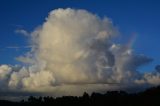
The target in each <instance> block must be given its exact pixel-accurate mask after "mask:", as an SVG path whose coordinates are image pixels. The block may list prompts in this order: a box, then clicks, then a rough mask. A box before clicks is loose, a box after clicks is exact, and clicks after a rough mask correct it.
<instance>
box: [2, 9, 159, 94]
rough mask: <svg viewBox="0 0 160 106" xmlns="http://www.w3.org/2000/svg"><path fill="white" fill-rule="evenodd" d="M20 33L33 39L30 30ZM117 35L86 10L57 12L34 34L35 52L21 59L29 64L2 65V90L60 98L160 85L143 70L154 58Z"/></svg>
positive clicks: (108, 24) (106, 21) (155, 75)
mask: <svg viewBox="0 0 160 106" xmlns="http://www.w3.org/2000/svg"><path fill="white" fill-rule="evenodd" d="M17 32H18V33H23V34H25V35H27V36H28V33H27V32H26V31H25V30H19V31H17ZM117 34H118V31H117V30H116V28H115V27H114V25H113V24H112V22H111V20H110V19H108V18H107V17H105V18H103V19H101V18H100V17H98V16H97V15H94V14H92V13H90V12H88V11H86V10H75V9H70V8H67V9H57V10H53V11H51V12H50V13H49V16H48V18H47V19H46V21H45V22H44V23H43V24H42V25H41V26H40V27H38V28H36V29H35V30H34V31H33V32H32V33H31V34H30V36H31V47H32V49H31V51H30V52H29V53H26V54H27V55H25V56H20V57H19V58H17V59H18V60H20V61H22V62H25V63H27V64H28V65H27V66H22V67H19V66H9V65H1V66H0V85H1V86H4V88H5V89H4V91H5V90H6V91H14V92H16V91H17V89H18V91H19V90H20V91H21V92H33V93H35V92H40V93H41V94H43V95H46V94H49V95H55V96H60V95H81V94H82V93H83V92H84V91H87V92H92V91H96V92H102V91H106V90H117V89H131V88H136V87H138V86H150V85H158V84H160V73H159V72H158V71H157V72H153V73H145V74H142V73H139V72H138V71H137V68H138V67H139V66H141V65H145V64H147V63H149V62H151V61H152V59H151V58H149V57H147V56H144V55H141V54H140V55H139V54H135V53H134V52H133V50H132V48H130V42H129V44H126V45H120V44H115V43H114V42H112V40H111V39H112V38H113V37H115V36H116V35H117ZM0 89H3V88H0ZM50 92H51V93H50Z"/></svg>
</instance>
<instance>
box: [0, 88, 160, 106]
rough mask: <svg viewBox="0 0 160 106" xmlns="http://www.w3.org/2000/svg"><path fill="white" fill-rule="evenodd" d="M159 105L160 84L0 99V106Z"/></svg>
mask: <svg viewBox="0 0 160 106" xmlns="http://www.w3.org/2000/svg"><path fill="white" fill-rule="evenodd" d="M9 105H10V106H35V105H38V106H66V105H67V106H68V105H69V106H85V105H88V106H118V105H120V106H160V86H158V87H152V88H150V89H147V90H145V91H143V92H139V93H132V94H129V93H127V92H125V91H108V92H106V93H104V94H101V93H92V94H91V95H89V94H88V93H86V92H85V93H84V94H83V96H80V97H78V96H62V97H57V98H54V97H50V96H47V97H34V96H30V97H29V98H28V99H27V100H21V101H20V102H11V101H6V100H0V106H9Z"/></svg>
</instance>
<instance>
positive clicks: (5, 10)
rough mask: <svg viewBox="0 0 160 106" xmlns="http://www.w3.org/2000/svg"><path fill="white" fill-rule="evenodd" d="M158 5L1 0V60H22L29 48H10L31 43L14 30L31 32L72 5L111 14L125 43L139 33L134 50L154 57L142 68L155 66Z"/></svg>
mask: <svg viewBox="0 0 160 106" xmlns="http://www.w3.org/2000/svg"><path fill="white" fill-rule="evenodd" d="M159 5H160V2H159V1H158V0H147V1H142V0H121V1H117V0H101V1H99V0H45V1H44V0H12V1H10V0H1V1H0V13H1V18H0V23H1V24H0V29H1V30H0V58H1V60H0V64H19V62H17V61H16V59H15V57H17V56H19V55H21V54H24V53H25V52H26V51H28V49H29V48H21V49H14V48H8V47H16V46H27V45H28V38H27V37H26V36H21V34H19V33H15V31H16V30H17V29H25V30H27V31H29V32H31V31H32V30H33V29H34V28H35V27H36V26H38V25H40V24H41V23H42V22H43V21H44V20H45V18H46V16H47V15H48V13H49V11H51V10H53V9H57V8H67V7H70V8H74V9H86V10H88V11H90V12H92V13H94V14H98V15H99V16H101V17H104V16H107V17H109V18H110V19H111V20H112V21H113V24H114V25H115V26H116V27H117V28H118V29H119V32H120V37H119V39H118V40H117V41H118V42H122V43H126V42H127V41H128V40H129V39H130V37H131V36H132V35H133V34H136V40H135V42H134V44H133V48H134V51H135V52H138V53H142V54H146V55H148V56H150V57H152V58H153V59H154V61H153V62H152V63H151V64H150V65H149V66H148V67H143V68H144V69H143V70H151V69H154V66H155V65H156V64H159V63H160V55H159V54H160V47H159V39H160V36H159V33H160V30H159V27H160V21H158V20H159V18H160V14H159V10H160V6H159Z"/></svg>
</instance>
